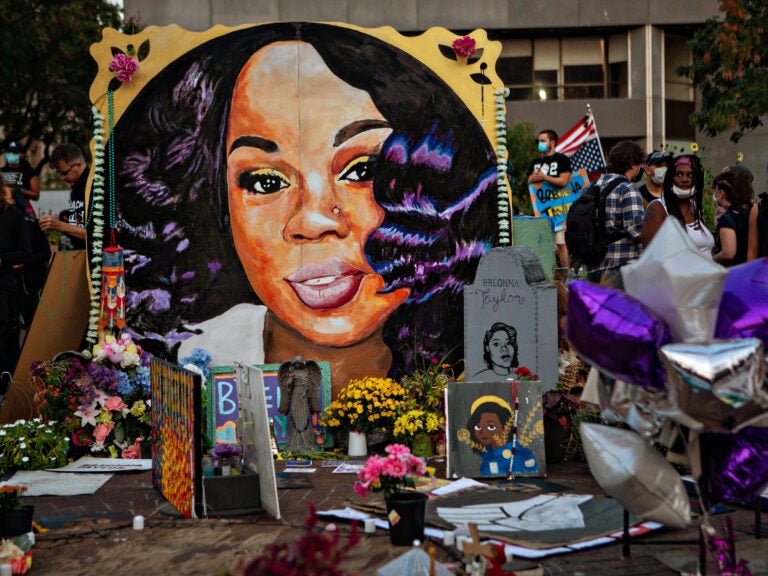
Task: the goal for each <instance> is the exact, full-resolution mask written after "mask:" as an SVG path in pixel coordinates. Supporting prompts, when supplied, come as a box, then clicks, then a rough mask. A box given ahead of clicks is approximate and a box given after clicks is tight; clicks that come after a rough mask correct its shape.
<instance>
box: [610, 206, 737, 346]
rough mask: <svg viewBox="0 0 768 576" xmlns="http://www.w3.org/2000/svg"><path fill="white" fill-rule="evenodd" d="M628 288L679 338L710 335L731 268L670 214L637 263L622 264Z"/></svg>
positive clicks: (691, 339) (689, 339) (706, 338)
mask: <svg viewBox="0 0 768 576" xmlns="http://www.w3.org/2000/svg"><path fill="white" fill-rule="evenodd" d="M621 273H622V276H623V279H624V286H626V292H627V294H629V295H630V296H634V297H635V298H637V299H638V300H640V301H641V302H642V303H643V304H645V305H646V306H648V307H649V308H650V309H651V310H653V311H654V312H656V313H657V314H658V315H659V316H661V317H662V318H663V319H664V321H665V322H666V323H667V324H668V325H669V329H670V332H671V333H672V340H674V341H675V342H681V341H682V342H706V341H709V340H711V339H712V336H713V334H714V330H715V323H716V321H717V314H718V310H719V308H720V299H721V296H722V292H723V284H724V283H725V277H726V275H727V273H728V271H727V269H725V268H723V267H722V266H720V265H719V264H716V263H715V262H713V261H712V258H710V257H708V256H706V255H704V254H702V253H701V252H700V251H699V250H698V249H697V248H696V246H695V245H694V244H693V242H692V241H691V239H690V238H689V237H688V234H687V233H686V232H685V230H683V228H682V226H681V225H680V223H679V222H678V221H677V220H676V219H675V218H667V219H666V220H665V221H664V224H662V226H661V228H659V231H658V232H657V233H656V236H654V238H653V241H652V242H651V243H650V244H649V245H648V247H647V248H646V249H645V250H644V251H643V253H642V255H641V256H640V258H639V259H638V260H637V261H636V262H632V263H630V264H627V265H626V266H624V267H622V269H621Z"/></svg>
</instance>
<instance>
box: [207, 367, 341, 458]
mask: <svg viewBox="0 0 768 576" xmlns="http://www.w3.org/2000/svg"><path fill="white" fill-rule="evenodd" d="M318 365H319V366H320V371H321V372H322V375H323V380H322V384H321V387H320V404H321V406H322V407H323V408H325V407H326V406H328V405H329V404H330V403H331V369H330V365H329V364H328V362H318ZM253 366H254V367H256V368H258V369H259V370H261V373H262V381H263V382H264V397H265V399H266V402H267V414H268V416H269V421H270V423H271V429H272V434H273V436H274V438H275V442H276V443H277V446H278V448H280V449H281V450H282V449H283V447H284V446H285V441H286V440H287V439H288V415H287V414H280V412H278V407H279V406H280V386H279V385H278V382H277V371H278V370H279V369H280V364H254V365H253ZM238 414H239V406H238V389H237V378H236V372H235V367H234V366H218V367H215V368H211V374H210V376H209V378H208V414H207V418H208V430H211V431H212V433H211V435H212V438H211V439H212V440H213V442H214V443H217V444H224V443H234V442H239V441H240V438H241V437H240V435H239V431H238ZM320 417H321V415H319V414H315V415H313V416H312V424H313V426H315V427H316V428H317V429H318V430H320ZM323 434H324V438H325V446H333V437H332V436H331V435H330V434H328V433H326V432H323Z"/></svg>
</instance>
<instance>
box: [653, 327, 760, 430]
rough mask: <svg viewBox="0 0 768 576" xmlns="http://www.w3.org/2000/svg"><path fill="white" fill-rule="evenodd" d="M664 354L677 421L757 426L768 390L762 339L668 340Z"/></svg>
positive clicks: (709, 426) (733, 427)
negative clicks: (669, 342) (687, 341)
mask: <svg viewBox="0 0 768 576" xmlns="http://www.w3.org/2000/svg"><path fill="white" fill-rule="evenodd" d="M660 355H661V359H662V362H663V363H664V366H665V368H666V371H667V397H668V400H669V404H670V407H669V409H670V413H669V414H668V415H669V417H670V418H672V419H673V420H675V421H677V422H679V423H681V424H685V425H687V426H691V425H692V422H691V420H690V419H693V421H694V424H693V425H692V427H693V428H695V429H702V428H703V429H707V430H714V431H726V432H727V431H734V430H737V429H739V428H741V427H743V426H744V425H746V424H753V425H754V424H755V423H756V421H757V420H759V419H760V416H761V414H764V413H765V408H766V407H768V394H766V390H765V389H764V386H763V381H764V377H765V362H764V361H763V344H762V342H761V341H760V340H758V339H756V338H741V339H732V340H712V341H711V342H707V343H700V344H695V343H682V344H667V345H665V346H662V348H661V350H660ZM676 411H679V413H678V412H676ZM681 413H682V414H681Z"/></svg>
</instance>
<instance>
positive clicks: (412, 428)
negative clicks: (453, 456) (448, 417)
mask: <svg viewBox="0 0 768 576" xmlns="http://www.w3.org/2000/svg"><path fill="white" fill-rule="evenodd" d="M443 422H445V417H444V416H443V415H442V414H438V413H435V412H427V411H425V410H418V409H417V410H408V411H407V412H405V413H404V414H402V415H401V416H399V417H398V419H397V420H395V427H394V430H393V434H394V436H395V439H396V440H401V441H405V442H410V441H412V440H414V439H415V438H417V437H418V436H422V435H431V434H434V433H435V432H438V431H439V430H440V425H441V424H442V423H443Z"/></svg>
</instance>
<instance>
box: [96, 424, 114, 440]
mask: <svg viewBox="0 0 768 576" xmlns="http://www.w3.org/2000/svg"><path fill="white" fill-rule="evenodd" d="M114 427H115V423H114V422H110V423H109V424H97V425H96V428H94V429H93V437H94V439H95V440H96V443H97V444H104V441H105V440H106V439H107V436H109V433H110V432H112V429H113V428H114Z"/></svg>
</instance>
